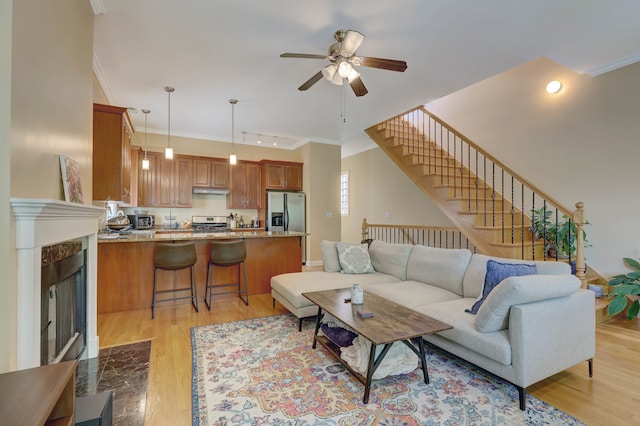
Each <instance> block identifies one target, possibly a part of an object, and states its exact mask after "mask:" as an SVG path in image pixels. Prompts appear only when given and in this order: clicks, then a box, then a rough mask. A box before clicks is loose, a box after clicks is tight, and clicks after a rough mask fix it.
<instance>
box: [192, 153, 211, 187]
mask: <svg viewBox="0 0 640 426" xmlns="http://www.w3.org/2000/svg"><path fill="white" fill-rule="evenodd" d="M212 165H213V162H212V161H211V160H210V159H208V158H197V159H195V160H193V186H199V187H203V188H208V187H210V186H211V176H212V170H211V169H212Z"/></svg>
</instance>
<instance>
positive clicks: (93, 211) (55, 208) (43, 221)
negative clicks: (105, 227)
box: [10, 198, 105, 369]
mask: <svg viewBox="0 0 640 426" xmlns="http://www.w3.org/2000/svg"><path fill="white" fill-rule="evenodd" d="M10 202H11V209H12V212H13V215H14V216H15V219H16V250H17V259H18V265H17V305H18V306H17V324H16V327H17V334H16V336H17V342H16V350H17V354H16V357H17V367H18V369H24V368H31V367H37V366H39V365H40V287H41V283H40V279H41V276H40V275H41V274H40V271H41V267H42V263H41V262H42V247H43V246H48V245H52V244H57V243H61V242H64V241H68V240H74V239H81V240H82V242H83V246H84V247H85V248H86V250H87V258H86V261H87V264H86V280H87V311H86V312H87V330H86V337H87V348H86V351H85V357H87V358H95V357H97V356H98V350H99V340H98V334H97V319H98V313H97V312H98V309H97V306H98V304H97V283H98V278H97V276H98V274H97V271H98V237H97V233H98V229H99V221H100V218H103V217H104V214H105V209H104V208H103V207H96V206H89V205H86V204H78V203H68V202H65V201H60V200H48V199H29V198H11V199H10Z"/></svg>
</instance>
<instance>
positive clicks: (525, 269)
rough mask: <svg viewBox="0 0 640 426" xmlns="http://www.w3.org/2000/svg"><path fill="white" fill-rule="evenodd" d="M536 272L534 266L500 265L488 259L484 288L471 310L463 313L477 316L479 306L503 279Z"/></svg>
mask: <svg viewBox="0 0 640 426" xmlns="http://www.w3.org/2000/svg"><path fill="white" fill-rule="evenodd" d="M537 272H538V268H536V265H528V264H526V263H500V262H496V261H495V260H491V259H489V260H488V261H487V275H485V276H484V286H483V287H482V294H481V295H480V297H479V298H478V300H476V303H474V304H473V306H472V307H471V309H465V310H464V311H465V312H469V313H472V314H477V313H478V309H480V305H482V302H484V301H485V300H486V299H487V296H489V293H491V290H493V289H494V288H495V287H496V286H497V285H498V284H500V283H501V282H502V281H503V280H504V279H506V278H509V277H518V276H521V275H533V274H536V273H537Z"/></svg>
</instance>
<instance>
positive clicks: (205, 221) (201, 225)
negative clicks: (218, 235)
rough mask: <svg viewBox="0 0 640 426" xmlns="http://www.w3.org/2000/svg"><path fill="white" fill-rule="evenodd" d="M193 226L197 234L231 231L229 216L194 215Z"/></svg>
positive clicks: (192, 218)
mask: <svg viewBox="0 0 640 426" xmlns="http://www.w3.org/2000/svg"><path fill="white" fill-rule="evenodd" d="M191 228H192V229H193V232H194V233H196V234H202V233H212V232H230V231H231V229H229V226H228V225H227V216H192V217H191Z"/></svg>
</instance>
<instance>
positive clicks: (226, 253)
mask: <svg viewBox="0 0 640 426" xmlns="http://www.w3.org/2000/svg"><path fill="white" fill-rule="evenodd" d="M246 257H247V249H246V247H245V245H244V240H231V241H212V242H211V254H210V256H209V262H210V263H213V264H214V265H219V266H227V265H237V264H238V263H240V262H244V260H245V259H246Z"/></svg>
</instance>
